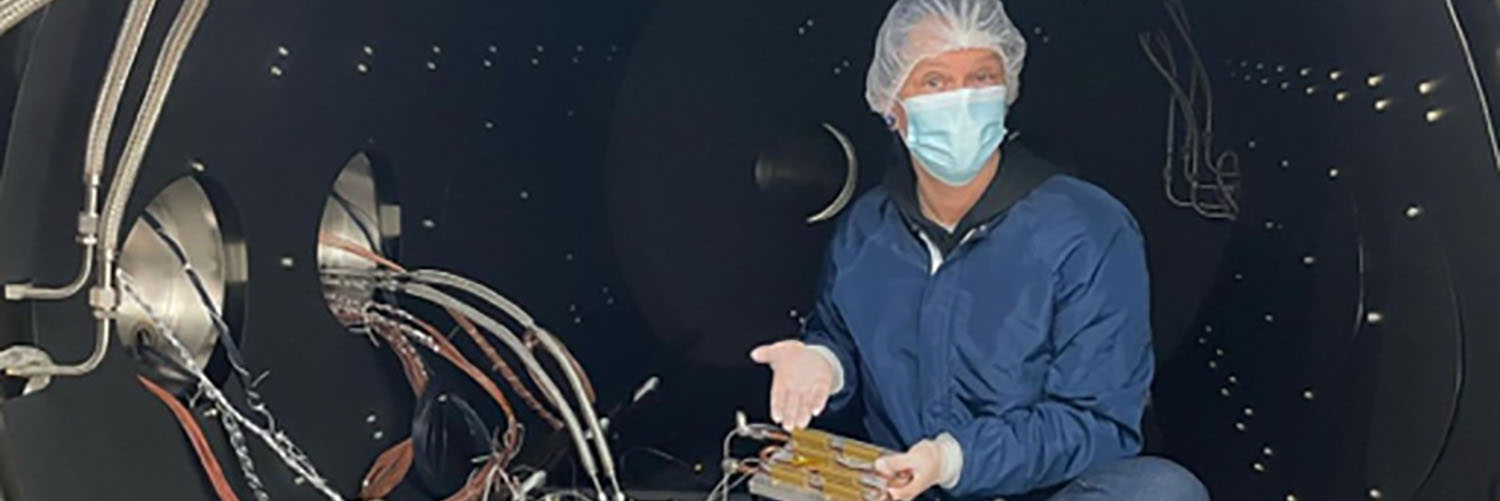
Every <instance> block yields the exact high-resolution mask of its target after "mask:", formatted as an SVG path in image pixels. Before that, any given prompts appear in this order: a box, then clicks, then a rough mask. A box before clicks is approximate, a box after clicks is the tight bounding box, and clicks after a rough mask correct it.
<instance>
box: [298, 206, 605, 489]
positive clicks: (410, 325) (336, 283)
mask: <svg viewBox="0 0 1500 501" xmlns="http://www.w3.org/2000/svg"><path fill="white" fill-rule="evenodd" d="M346 210H347V209H346ZM351 212H352V211H351ZM352 215H353V214H351V216H352ZM320 242H321V243H322V244H323V245H325V246H327V247H330V248H333V249H338V250H342V251H345V252H348V253H351V254H353V255H355V256H358V257H361V258H364V259H366V260H368V261H370V262H372V263H376V264H378V265H379V266H380V267H383V268H384V269H377V270H369V269H336V268H328V269H324V270H323V273H324V277H325V278H324V279H325V284H326V285H328V286H329V287H328V290H329V291H331V292H330V293H331V294H332V295H333V297H330V301H329V304H330V305H331V306H332V307H333V308H334V309H335V311H336V314H337V315H339V317H340V319H341V320H344V321H345V325H347V326H350V327H351V330H356V331H358V330H359V329H370V330H373V331H374V332H375V333H376V334H378V335H379V337H380V338H383V339H386V340H387V343H388V344H390V341H391V340H392V339H398V338H402V337H404V338H408V339H410V340H411V341H412V342H413V343H414V344H417V345H423V346H427V347H428V348H429V349H430V350H432V351H433V352H435V353H437V354H438V355H440V356H441V357H443V358H444V359H445V360H447V361H448V362H449V363H450V364H452V365H453V366H454V367H456V368H458V369H459V370H460V371H462V372H464V373H465V374H466V375H468V376H469V378H470V379H471V380H472V381H474V382H475V383H476V384H478V385H479V386H480V387H481V388H483V389H484V390H485V392H486V393H488V394H490V396H491V397H492V398H493V399H494V400H495V401H496V403H497V404H499V405H500V406H501V409H502V411H503V413H504V415H505V418H506V420H507V428H506V431H505V432H504V433H503V434H502V435H501V437H500V439H499V440H498V443H497V444H496V445H495V447H494V448H493V451H492V453H491V454H488V455H487V456H486V457H483V458H480V459H479V462H481V463H482V464H481V465H480V466H479V467H477V468H475V470H474V471H473V472H472V473H471V474H470V476H469V479H468V481H466V482H465V484H464V485H463V486H462V487H461V488H460V489H459V490H458V491H457V492H455V493H453V494H452V495H450V496H449V497H448V498H447V499H449V500H452V501H467V500H478V499H488V497H489V496H490V495H491V493H492V492H495V491H496V487H497V486H504V487H505V489H504V491H506V493H507V494H509V495H510V496H511V497H512V498H513V499H517V498H522V497H524V496H525V495H526V494H527V493H526V492H525V491H524V489H522V488H521V487H520V486H518V485H517V484H516V482H515V481H514V478H513V477H512V476H511V474H510V473H509V472H508V471H507V469H506V468H507V467H508V466H509V464H510V462H511V460H513V459H514V457H515V456H516V454H518V452H519V448H520V443H519V441H520V433H519V429H520V427H519V424H520V422H519V421H518V420H517V419H516V417H515V415H514V413H513V412H512V411H511V410H510V408H509V404H508V403H505V400H504V396H503V394H502V393H501V391H500V389H499V388H498V387H497V386H496V385H495V384H494V383H493V382H492V381H490V380H489V378H488V376H486V375H485V373H484V371H482V370H480V369H479V368H478V367H475V366H474V365H473V364H472V363H470V362H468V361H467V360H466V359H464V357H463V355H462V353H461V352H459V351H458V349H457V348H456V347H455V346H454V345H453V344H452V342H451V341H449V340H448V339H447V337H445V336H444V335H443V334H442V333H441V332H440V331H438V330H437V329H436V328H435V327H433V326H432V325H431V324H430V323H428V322H426V321H423V320H422V319H420V318H419V317H417V316H415V315H413V314H411V313H410V312H408V311H407V310H405V309H403V308H401V307H399V306H396V305H394V304H390V303H388V302H381V301H375V300H371V299H364V298H355V297H349V295H348V294H347V292H345V294H346V295H344V296H343V297H339V295H340V294H339V293H340V292H341V291H366V290H369V289H372V288H373V289H377V290H383V291H388V292H392V293H400V294H405V295H407V296H409V297H414V298H418V299H422V300H424V301H427V302H430V303H433V304H435V305H437V306H439V307H441V308H443V309H444V310H445V311H446V312H447V313H448V315H449V316H450V317H452V318H453V321H454V323H455V324H456V326H457V327H458V328H459V330H462V331H464V332H465V334H466V335H467V337H468V338H469V339H470V340H471V341H473V342H474V344H475V345H476V346H478V347H479V350H480V352H481V353H483V354H484V356H485V358H486V359H488V361H489V362H490V369H492V370H495V371H496V372H498V373H499V374H500V375H501V376H502V378H503V379H505V381H506V382H507V384H508V385H509V386H510V388H511V389H512V391H514V392H515V393H516V394H517V395H520V396H521V398H522V399H523V400H525V401H526V403H527V405H528V406H529V407H531V408H532V409H533V410H534V411H536V414H537V415H538V416H540V417H541V418H542V419H543V420H545V421H547V422H548V423H549V424H551V425H552V426H553V427H554V428H562V429H566V430H567V431H568V433H569V435H570V436H571V437H572V439H573V442H574V446H575V448H577V450H578V453H579V461H580V464H581V466H582V467H583V469H584V471H585V472H586V473H588V475H589V478H590V480H591V481H592V482H593V484H594V490H595V492H596V493H597V494H598V496H599V498H600V499H603V498H604V497H605V489H604V485H603V484H601V483H600V482H599V476H600V475H601V473H602V475H603V477H605V478H606V479H607V480H608V481H609V484H610V487H611V490H612V491H613V492H614V493H615V495H616V497H617V499H622V498H623V497H624V494H623V491H622V490H621V489H620V486H619V481H618V479H617V478H616V475H615V469H614V461H613V455H612V453H611V452H610V450H609V446H608V442H607V440H606V438H605V433H604V429H603V426H602V424H601V423H600V420H599V418H598V416H597V415H596V413H595V411H594V409H593V402H594V400H595V395H594V390H593V385H592V383H591V382H590V381H589V380H588V377H587V375H586V374H585V373H584V371H583V368H582V366H581V365H580V364H579V363H578V361H577V360H576V358H574V357H573V356H572V354H571V353H570V352H568V350H567V348H566V346H564V345H563V344H562V343H561V342H560V341H559V340H558V339H557V338H556V337H555V336H554V335H552V334H551V333H550V332H548V331H546V330H545V329H543V328H542V327H541V326H539V325H537V324H536V322H535V320H534V319H532V318H531V316H530V315H528V314H527V313H526V312H525V310H523V309H522V308H520V307H519V306H517V305H516V304H515V303H513V302H511V301H510V300H508V299H506V298H505V297H504V296H502V295H500V294H499V293H497V292H495V291H494V290H492V289H490V288H488V287H486V286H484V285H483V284H480V283H478V282H475V281H472V280H469V279H467V278H463V277H460V276H458V275H454V274H452V273H448V272H444V271H440V270H407V269H406V268H404V267H402V266H401V265H399V264H397V263H395V262H393V261H391V260H389V259H387V258H385V257H384V256H381V255H379V253H377V252H375V251H373V250H371V249H370V248H367V247H364V246H361V245H359V244H355V243H353V242H349V241H347V240H343V239H341V238H339V237H336V236H333V235H328V234H325V235H322V236H321V238H320ZM436 287H447V288H452V289H456V290H459V291H463V292H465V293H467V294H469V295H471V296H473V297H475V298H478V299H480V300H481V301H483V302H485V303H487V304H488V305H489V306H491V307H493V308H494V309H496V310H499V311H500V312H503V313H505V314H506V316H507V317H509V318H510V319H511V320H512V321H513V322H515V324H516V325H519V326H520V328H521V332H522V334H523V335H522V336H517V335H516V334H515V333H514V332H512V331H511V330H510V329H509V328H507V327H506V326H505V325H504V324H501V323H500V322H498V321H496V320H495V319H494V318H492V317H490V316H489V315H487V314H486V313H484V312H482V311H480V310H478V309H476V308H474V307H473V306H470V305H469V304H467V303H465V302H463V301H461V300H459V299H458V298H456V297H454V296H452V295H449V294H447V293H445V292H442V291H440V290H438V289H437V288H436ZM360 296H364V294H360ZM485 333H488V334H489V335H490V336H492V337H493V338H494V339H497V340H499V341H501V344H503V345H505V346H506V347H507V348H509V349H510V350H511V352H512V353H513V354H514V355H515V356H516V357H517V358H518V359H519V360H520V361H521V362H522V365H523V366H524V368H525V370H526V373H527V375H528V376H530V379H531V380H532V382H533V383H535V384H536V386H537V388H538V389H539V390H540V391H541V395H542V396H543V397H544V398H545V400H546V401H547V403H548V404H550V409H549V406H547V405H543V403H542V401H541V400H539V399H538V398H537V397H536V396H535V395H534V394H533V393H532V392H531V391H530V390H529V389H528V388H527V386H526V385H525V384H524V383H523V382H522V381H521V379H520V377H519V376H518V375H517V374H516V373H515V371H514V370H512V369H511V368H510V366H509V364H508V363H506V362H505V360H504V359H503V358H502V357H501V356H500V354H499V352H498V350H496V349H495V347H494V345H492V344H491V343H490V340H489V339H488V338H487V337H486V336H485ZM533 351H537V352H539V354H546V355H548V356H550V357H551V358H552V359H553V360H554V361H556V362H557V366H558V368H559V369H560V371H561V372H562V373H563V375H564V376H565V380H566V383H567V385H568V387H569V388H570V389H571V390H572V393H573V394H574V395H575V396H576V397H577V398H576V400H577V402H576V405H577V407H578V408H579V409H581V411H582V414H583V416H582V417H583V423H584V424H587V426H588V428H589V429H588V430H587V432H585V430H584V426H583V425H582V424H580V420H579V419H578V417H579V416H577V415H576V414H575V413H574V411H573V406H572V405H569V403H568V402H567V399H566V397H565V395H564V393H563V391H562V389H561V388H560V387H559V386H558V385H557V384H556V383H555V382H554V381H553V380H552V378H551V376H549V375H548V373H547V372H546V371H545V370H544V369H543V367H542V366H541V364H540V363H539V362H538V360H537V359H536V356H535V355H536V354H534V353H533ZM553 410H555V411H556V415H554V413H553V412H552V411H553ZM590 439H592V442H593V444H594V446H595V449H596V451H591V450H590V448H589V446H588V442H589V441H590ZM398 447H400V446H399V445H398ZM595 452H597V459H596V456H595V454H594V453H595ZM403 454H406V453H405V452H398V451H397V450H396V448H393V449H392V450H390V451H387V452H386V453H384V454H382V455H381V457H379V458H377V460H376V463H375V465H374V466H373V467H372V469H371V474H370V475H367V476H366V481H367V482H368V483H373V482H372V478H375V475H376V473H377V471H379V472H393V473H392V474H390V475H386V474H381V475H380V478H387V479H388V478H392V477H393V476H394V472H397V471H400V469H399V468H392V466H396V464H395V463H402V462H404V463H405V466H409V464H410V459H409V456H403ZM596 461H597V462H596ZM367 485H368V484H367ZM392 487H393V485H392ZM363 494H375V491H374V490H367V492H365V493H362V497H363V498H365V499H373V497H370V496H366V495H363Z"/></svg>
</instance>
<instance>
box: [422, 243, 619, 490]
mask: <svg viewBox="0 0 1500 501" xmlns="http://www.w3.org/2000/svg"><path fill="white" fill-rule="evenodd" d="M408 276H410V277H411V279H413V280H416V281H419V282H427V283H431V284H434V285H444V286H448V287H453V288H456V289H459V290H462V291H464V292H467V293H469V294H471V295H473V296H474V297H477V298H479V299H481V300H483V301H485V302H487V303H489V304H490V305H492V306H494V307H495V308H497V309H499V310H500V311H503V312H505V314H507V315H510V317H511V318H514V319H515V320H516V322H517V323H519V324H521V326H522V327H524V328H525V329H526V330H527V331H529V332H531V333H533V334H535V335H536V337H537V339H538V340H540V341H541V342H542V346H543V347H544V348H546V350H547V352H548V354H549V355H551V356H552V357H553V359H555V360H557V365H558V366H559V367H561V368H562V370H563V374H564V375H566V376H567V378H568V382H569V383H570V384H571V385H572V386H573V390H574V392H575V393H576V394H577V396H578V406H579V407H582V408H583V415H584V419H586V420H588V422H589V428H591V429H592V430H593V432H592V434H593V439H594V440H593V441H594V446H595V448H597V449H598V450H599V456H600V458H599V462H600V464H601V466H603V468H604V475H605V478H607V479H608V480H609V481H610V483H611V485H610V487H612V488H613V489H614V490H615V492H616V493H619V492H622V491H621V490H620V481H619V479H618V478H617V477H616V475H615V461H614V453H613V452H612V451H610V448H609V441H608V440H606V439H605V436H604V427H603V426H602V424H601V423H600V422H599V416H598V414H597V413H596V412H595V411H594V406H593V405H592V404H591V403H590V402H589V398H588V393H589V392H588V391H586V390H585V389H584V384H583V377H584V376H583V375H582V374H579V371H580V369H579V367H578V366H576V365H574V364H573V363H571V361H572V357H571V356H569V355H568V354H567V350H566V349H565V348H564V347H563V346H562V342H561V341H559V340H558V339H557V338H556V336H553V335H552V333H551V332H548V331H547V330H546V329H543V328H542V327H541V326H539V325H537V323H536V320H534V319H533V318H532V317H531V315H530V314H527V313H526V310H524V309H522V308H521V307H520V306H519V305H517V304H516V303H515V302H513V301H511V300H510V299H508V298H506V297H505V296H504V295H501V294H500V293H499V292H496V291H495V290H494V289H491V288H489V286H486V285H484V284H483V283H480V282H478V281H475V280H472V279H469V278H467V277H463V276H459V275H456V274H453V273H449V272H446V271H442V270H433V269H422V270H414V271H412V272H410V273H409V274H408Z"/></svg>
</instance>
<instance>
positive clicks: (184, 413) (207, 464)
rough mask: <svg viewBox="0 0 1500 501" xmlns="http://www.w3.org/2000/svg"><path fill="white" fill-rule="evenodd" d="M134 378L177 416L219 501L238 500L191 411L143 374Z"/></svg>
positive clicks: (178, 422)
mask: <svg viewBox="0 0 1500 501" xmlns="http://www.w3.org/2000/svg"><path fill="white" fill-rule="evenodd" d="M135 379H136V380H137V381H140V382H141V386H144V387H146V391H149V392H151V394H152V395H156V398H157V399H160V400H161V402H162V403H163V404H166V405H167V408H168V409H171V410H172V415H173V416H175V417H176V418H177V424H178V425H181V426H182V431H183V433H186V434H187V436H188V441H189V442H192V444H193V452H195V453H197V455H198V464H200V465H202V467H203V472H204V473H205V474H207V475H208V480H209V483H212V484H213V487H214V492H216V493H218V494H219V499H220V501H239V500H240V498H239V496H237V495H235V493H234V489H233V488H231V487H230V486H229V479H227V478H225V477H224V469H223V468H221V467H219V460H218V458H215V457H214V451H213V448H211V447H209V445H208V438H206V437H204V436H203V429H202V428H200V427H199V426H198V421H197V420H196V419H194V418H193V413H191V412H188V410H187V407H184V406H183V405H182V402H179V401H178V400H177V397H175V396H173V395H172V394H171V393H167V390H164V389H162V387H161V386H157V384H156V383H154V382H152V381H151V380H150V379H146V377H145V376H141V375H136V377H135Z"/></svg>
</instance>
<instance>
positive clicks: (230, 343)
mask: <svg viewBox="0 0 1500 501" xmlns="http://www.w3.org/2000/svg"><path fill="white" fill-rule="evenodd" d="M141 220H142V221H145V222H146V225H147V226H150V227H151V231H152V232H154V233H155V234H156V237H157V238H158V239H159V240H161V242H162V243H163V244H166V246H167V249H168V250H170V251H171V252H172V255H173V256H175V257H176V258H177V264H179V265H181V266H182V270H183V273H184V274H186V275H187V277H188V282H190V283H191V284H192V285H193V290H194V292H196V293H197V296H198V302H199V303H201V304H202V305H203V308H204V310H206V311H207V313H208V316H209V320H210V321H212V323H213V326H214V330H215V331H216V333H217V334H218V337H219V339H220V340H222V341H223V342H224V351H225V353H226V354H227V355H229V362H230V365H232V366H233V367H234V371H235V373H237V374H238V375H239V377H240V379H241V382H244V383H246V385H247V388H246V389H250V388H248V386H249V383H250V382H251V381H250V371H249V370H248V369H246V368H245V357H244V355H242V354H241V353H240V348H239V345H238V344H236V343H235V342H234V338H233V337H231V336H230V335H229V324H227V323H225V322H224V318H223V317H221V316H219V308H218V307H217V306H215V305H214V303H213V298H211V297H209V294H208V286H206V285H204V284H203V278H202V277H201V276H199V275H198V270H196V269H194V268H193V267H192V266H191V264H190V263H189V262H188V258H187V252H186V251H184V250H183V248H182V244H181V243H179V242H178V241H177V239H176V238H175V237H173V236H172V235H171V234H170V233H167V230H166V228H164V227H162V224H161V221H160V220H158V219H156V216H154V215H152V214H151V212H150V211H145V212H142V213H141Z"/></svg>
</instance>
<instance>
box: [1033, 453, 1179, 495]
mask: <svg viewBox="0 0 1500 501" xmlns="http://www.w3.org/2000/svg"><path fill="white" fill-rule="evenodd" d="M1047 499H1048V501H1098V500H1106V499H1107V500H1111V501H1145V500H1152V501H1208V489H1207V488H1205V487H1204V486H1203V483H1202V482H1199V481H1198V477H1195V476H1193V473H1192V472H1189V471H1188V470H1187V468H1183V467H1181V466H1178V465H1177V463H1173V462H1171V461H1169V460H1166V459H1162V458H1158V457H1149V456H1141V457H1134V458H1129V459H1122V460H1119V461H1115V462H1113V463H1107V464H1103V465H1100V466H1096V467H1094V468H1092V469H1090V470H1088V471H1086V472H1084V473H1083V475H1080V476H1079V477H1078V478H1076V479H1073V481H1072V482H1069V483H1068V484H1067V485H1066V486H1064V487H1063V488H1062V490H1060V491H1057V493H1056V494H1053V495H1052V497H1050V498H1047Z"/></svg>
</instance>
